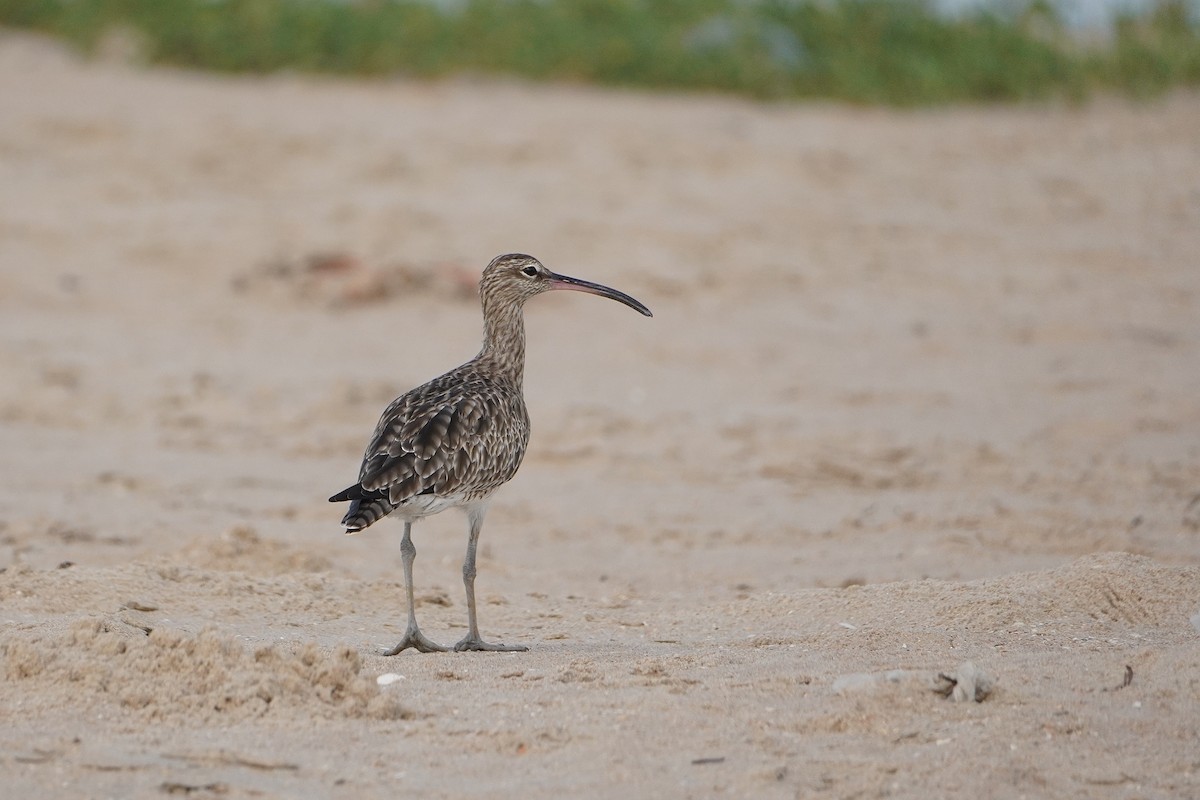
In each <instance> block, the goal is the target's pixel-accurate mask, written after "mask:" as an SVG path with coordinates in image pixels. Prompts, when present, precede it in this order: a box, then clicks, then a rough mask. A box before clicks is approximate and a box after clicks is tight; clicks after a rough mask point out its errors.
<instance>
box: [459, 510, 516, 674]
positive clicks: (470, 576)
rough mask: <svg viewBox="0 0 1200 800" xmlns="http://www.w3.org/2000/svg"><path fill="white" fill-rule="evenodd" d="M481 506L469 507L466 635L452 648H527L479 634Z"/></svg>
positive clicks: (511, 649) (464, 570)
mask: <svg viewBox="0 0 1200 800" xmlns="http://www.w3.org/2000/svg"><path fill="white" fill-rule="evenodd" d="M483 512H484V508H483V507H482V506H477V507H475V508H470V509H469V510H468V511H467V519H468V520H469V521H470V525H471V532H470V534H469V535H468V537H467V557H466V558H465V559H463V586H465V587H466V590H467V635H466V636H464V637H463V639H462V641H460V642H459V643H458V644H456V645H454V649H455V650H458V651H460V652H461V651H463V650H498V651H502V652H514V651H517V652H519V651H523V650H528V649H529V648H528V647H526V646H525V645H523V644H497V643H494V642H485V641H484V640H483V639H482V638H481V637H480V636H479V622H478V621H477V619H476V617H475V547H476V545H477V544H478V543H479V532H480V530H482V528H483Z"/></svg>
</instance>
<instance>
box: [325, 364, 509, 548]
mask: <svg viewBox="0 0 1200 800" xmlns="http://www.w3.org/2000/svg"><path fill="white" fill-rule="evenodd" d="M528 443H529V414H528V412H527V411H526V410H525V401H524V399H523V398H522V396H521V388H520V386H519V385H518V384H516V383H514V382H513V381H512V380H510V379H508V378H506V377H505V376H504V375H502V374H499V373H497V372H495V371H492V370H488V369H486V368H484V367H483V366H482V365H481V364H480V363H479V362H478V360H475V361H470V362H468V363H466V364H464V365H462V366H461V367H459V368H457V369H454V370H451V371H450V372H447V373H446V374H445V375H442V376H441V377H439V378H435V379H434V380H432V381H430V382H429V383H426V384H424V385H422V386H418V387H417V388H416V389H413V390H412V391H410V392H407V393H405V394H403V395H401V396H400V397H398V398H396V399H395V400H394V401H392V403H391V405H389V406H388V407H387V409H385V410H384V412H383V415H382V416H381V417H380V419H379V424H378V425H376V426H375V432H374V434H373V435H372V436H371V441H370V443H369V444H368V445H367V449H366V453H365V454H364V455H363V463H362V468H361V469H360V471H359V478H358V483H357V484H355V485H354V486H351V487H349V488H348V489H346V490H345V491H343V492H341V493H339V494H337V495H334V496H333V497H331V498H330V500H331V501H332V502H340V501H345V500H350V501H352V502H351V505H350V509H349V510H348V511H347V513H346V516H345V518H344V519H343V520H342V524H343V525H344V526H345V527H346V529H347V530H348V531H357V530H362V529H363V528H366V527H368V526H369V525H371V524H372V523H374V522H375V521H377V520H378V519H381V518H382V517H384V516H387V515H388V514H389V513H391V512H392V511H394V510H396V509H397V508H401V509H404V508H405V507H406V506H407V507H412V508H413V509H414V510H415V509H417V508H424V509H426V511H425V513H434V512H435V511H436V510H441V508H444V507H446V506H449V505H458V504H460V503H464V502H470V501H473V500H479V499H482V498H484V497H487V496H488V495H489V494H491V493H492V492H494V491H495V490H496V489H497V488H499V487H500V486H501V485H502V484H504V483H505V482H507V481H508V480H509V479H510V478H512V477H513V475H515V474H516V472H517V469H518V467H520V466H521V459H522V458H523V457H524V455H525V447H526V445H527V444H528ZM421 498H424V499H421Z"/></svg>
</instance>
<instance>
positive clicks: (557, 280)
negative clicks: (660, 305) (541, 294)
mask: <svg viewBox="0 0 1200 800" xmlns="http://www.w3.org/2000/svg"><path fill="white" fill-rule="evenodd" d="M548 282H549V284H550V288H551V289H567V290H569V291H572V292H587V293H588V294H596V295H600V296H601V297H607V298H608V299H609V300H616V301H617V302H618V303H624V304H625V305H627V306H629V307H630V308H632V309H633V310H634V311H637V312H639V313H641V314H645V315H646V316H647V317H653V316H654V315H653V314H651V313H650V309H648V308H646V307H645V306H644V305H642V304H641V303H640V302H638V301H637V300H634V299H633V298H632V297H630V296H629V295H627V294H625V293H624V292H618V291H617V290H616V289H612V288H609V287H608V286H604V285H603V284H599V283H592V282H591V281H585V280H582V279H580V278H572V277H570V276H568V275H559V274H558V273H557V272H551V273H550V276H549V281H548Z"/></svg>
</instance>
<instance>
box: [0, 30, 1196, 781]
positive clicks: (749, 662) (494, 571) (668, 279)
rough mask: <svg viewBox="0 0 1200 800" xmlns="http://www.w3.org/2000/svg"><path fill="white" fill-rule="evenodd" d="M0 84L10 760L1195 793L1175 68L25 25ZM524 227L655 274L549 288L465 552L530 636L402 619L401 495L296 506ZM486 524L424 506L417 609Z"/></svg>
mask: <svg viewBox="0 0 1200 800" xmlns="http://www.w3.org/2000/svg"><path fill="white" fill-rule="evenodd" d="M0 97H3V103H2V105H3V109H2V111H0V376H2V381H0V453H2V455H0V470H2V473H0V474H2V478H3V480H2V481H0V568H3V572H2V573H0V671H2V672H3V676H4V680H3V682H0V720H2V725H0V781H2V783H3V785H4V787H5V789H4V791H3V794H4V796H5V797H13V798H18V797H39V798H52V797H63V798H78V797H159V796H164V795H181V796H182V795H186V796H189V797H216V796H220V797H251V796H253V797H332V798H340V797H345V798H364V797H408V796H419V797H426V798H428V797H447V798H449V797H467V796H482V795H487V796H491V797H517V796H519V797H523V798H533V799H535V800H537V799H540V798H561V797H598V798H605V797H621V798H627V797H694V798H706V797H756V798H757V797H764V798H773V797H803V798H807V797H831V798H841V797H847V798H849V797H885V796H886V797H899V798H937V797H1030V798H1037V797H1080V798H1083V797H1088V798H1187V797H1196V796H1200V748H1198V745H1197V743H1198V742H1200V630H1198V628H1200V616H1198V615H1200V433H1198V431H1200V271H1198V270H1197V254H1200V191H1198V189H1197V187H1200V136H1198V135H1197V131H1200V95H1196V94H1180V95H1173V96H1171V97H1168V98H1165V99H1162V100H1159V101H1155V102H1152V103H1147V104H1142V105H1133V104H1129V103H1126V102H1123V101H1121V102H1118V101H1114V100H1105V99H1101V100H1097V101H1095V102H1093V103H1091V104H1089V105H1088V106H1086V107H1083V108H1059V107H1016V108H1013V107H1005V108H966V109H951V110H934V111H915V112H897V111H886V110H865V109H854V108H847V107H842V106H832V105H820V104H806V105H757V104H753V103H748V102H744V101H741V100H737V99H731V98H723V97H712V96H690V97H689V96H656V95H651V94H640V93H621V92H608V91H600V90H594V89H589V88H582V87H570V86H557V87H545V86H528V85H524V84H517V83H508V82H502V81H501V82H496V81H478V80H458V81H448V82H441V83H433V84H428V83H416V82H408V81H402V80H395V81H374V82H345V81H333V80H318V79H314V78H308V77H301V76H291V75H282V76H274V77H268V78H260V77H254V78H233V77H218V76H210V75H197V74H190V73H185V72H177V71H170V70H162V69H145V68H140V67H137V66H131V65H127V64H120V63H106V62H90V61H85V60H81V59H79V58H77V57H75V56H72V55H70V54H68V53H67V52H65V51H64V50H62V49H60V48H59V47H57V46H55V45H53V44H50V43H48V42H46V41H43V40H40V39H36V38H31V37H26V36H19V35H15V34H11V33H9V34H4V35H2V36H0ZM508 251H525V252H530V253H533V254H535V255H537V256H538V257H540V258H541V259H543V260H544V261H545V262H546V264H547V265H548V266H550V267H551V268H552V269H556V270H559V271H561V272H565V273H568V274H572V275H577V276H580V277H585V278H589V279H592V280H597V281H601V282H604V283H607V284H610V285H613V286H616V287H617V288H620V289H622V290H624V291H627V292H629V293H631V294H633V295H634V296H636V297H638V298H639V299H640V300H642V301H643V302H645V303H646V304H647V305H649V306H650V307H651V308H652V309H653V310H654V312H655V317H654V318H653V319H645V318H642V317H640V316H638V315H637V314H635V313H633V312H632V311H630V310H629V309H627V308H624V307H622V306H620V305H618V304H615V303H610V302H605V301H602V300H600V299H597V298H594V297H586V296H583V295H552V296H549V297H542V298H538V299H536V300H535V301H533V302H532V303H531V304H530V306H529V308H528V313H527V320H528V334H529V360H528V366H527V372H526V395H527V397H528V402H529V407H530V413H531V416H532V418H533V427H534V433H533V439H532V442H531V446H530V449H529V453H528V456H527V457H526V460H525V464H524V466H523V467H522V469H521V472H520V474H519V475H518V476H517V478H516V479H515V480H514V481H513V482H512V483H511V484H510V485H508V486H507V487H505V488H504V489H503V490H502V491H501V492H500V493H499V494H498V495H497V496H496V498H495V500H494V502H493V504H492V508H491V511H490V514H489V516H488V520H487V524H486V526H485V528H484V533H483V539H482V544H481V558H480V565H479V579H478V591H479V595H480V617H481V625H482V628H483V632H484V635H485V636H486V637H488V638H492V639H496V640H500V641H505V642H521V643H525V644H527V645H529V647H530V650H529V652H527V653H513V654H481V653H468V654H456V653H449V654H431V655H425V654H419V653H414V652H412V651H408V652H405V653H403V654H401V655H399V656H396V657H392V658H386V657H382V656H380V655H378V652H379V649H380V648H381V647H387V646H390V645H392V644H394V643H395V641H396V640H397V639H398V638H399V636H400V634H401V633H402V631H403V623H404V617H403V614H404V608H403V585H402V583H401V572H400V551H399V538H400V532H401V528H400V526H399V525H396V524H394V523H390V522H387V523H380V524H379V525H377V526H375V527H373V528H371V529H370V530H369V531H367V532H365V533H364V534H362V535H359V536H354V537H346V536H343V535H342V533H341V531H340V528H339V527H338V524H337V523H338V520H339V518H340V515H341V513H342V511H341V508H340V507H337V506H333V505H330V504H328V503H327V502H325V498H326V497H327V496H329V495H330V494H332V493H334V492H336V491H338V490H340V489H342V488H343V487H344V486H346V485H348V484H349V483H350V482H351V481H352V480H353V478H354V477H355V475H356V471H357V468H358V462H359V458H360V456H361V453H362V448H363V446H364V445H365V443H366V438H367V436H368V434H369V432H370V430H371V428H372V426H373V425H374V424H375V421H376V419H377V417H378V414H379V412H380V411H381V410H382V408H383V406H384V405H385V404H386V403H387V402H388V401H389V400H390V399H391V398H392V397H393V396H395V395H396V394H398V393H400V392H401V391H403V390H405V389H407V388H410V387H412V386H414V385H416V384H417V383H420V382H422V381H424V380H426V379H428V378H430V377H432V376H434V375H436V374H438V373H440V372H441V371H444V370H445V369H448V368H450V367H452V366H454V365H456V364H458V363H461V362H462V361H464V360H466V359H467V358H469V357H470V356H471V355H473V354H474V352H475V351H476V348H477V347H478V341H479V333H480V328H481V325H480V319H479V311H478V308H477V303H476V300H475V299H474V295H473V286H474V282H475V280H476V279H477V276H478V273H479V271H480V270H481V269H482V267H483V266H484V264H486V263H487V261H488V260H490V258H491V257H492V256H494V255H496V254H498V253H502V252H508ZM465 530H466V527H465V522H464V519H463V518H462V516H461V515H458V514H456V513H454V512H450V513H446V514H443V515H441V516H439V517H437V518H434V519H431V520H428V521H426V522H423V523H422V524H420V525H419V526H418V527H417V528H416V529H415V540H416V544H417V548H418V557H417V562H416V578H415V588H416V593H417V598H418V609H417V610H418V613H419V615H420V618H421V622H422V626H423V628H424V629H425V631H426V633H427V634H428V635H429V636H430V637H431V638H433V639H434V640H436V641H442V642H453V641H455V640H457V639H458V638H460V637H461V636H462V634H463V632H464V628H465V621H466V611H465V602H464V600H463V594H462V586H461V576H460V564H461V558H462V553H463V548H464V543H465ZM968 664H969V665H970V666H964V665H968ZM972 670H974V671H975V674H976V675H977V676H978V678H979V679H978V680H976V681H975V682H974V684H973V688H974V691H971V689H972V686H970V685H968V684H970V683H971V681H969V680H965V679H968V678H970V676H971V674H972ZM385 674H390V675H394V676H395V677H392V678H389V679H387V680H390V681H391V682H390V683H386V684H383V685H381V684H380V682H379V681H378V678H379V676H381V675H385ZM943 674H944V675H946V676H950V677H954V678H963V679H964V680H963V682H962V683H961V685H960V686H959V689H960V692H959V693H960V694H962V695H964V700H963V701H962V702H955V701H954V700H953V699H951V698H948V697H946V696H944V693H945V692H947V691H949V690H950V689H951V688H952V687H951V684H950V682H949V681H948V680H947V679H946V678H939V675H943ZM939 689H941V690H942V691H938V690H939Z"/></svg>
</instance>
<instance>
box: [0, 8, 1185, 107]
mask: <svg viewBox="0 0 1200 800" xmlns="http://www.w3.org/2000/svg"><path fill="white" fill-rule="evenodd" d="M1002 6H1003V8H1005V9H1006V10H1005V11H1003V12H1001V11H987V10H985V11H979V12H974V13H971V14H968V15H964V16H959V17H955V18H946V17H941V16H938V15H936V14H934V13H933V12H932V11H931V10H930V8H929V7H928V5H927V4H926V3H925V2H923V0H820V1H819V2H818V1H816V0H759V1H758V2H747V0H461V2H459V3H456V4H450V5H448V6H447V8H448V10H439V9H438V8H437V7H436V6H434V5H432V4H430V3H426V2H419V1H418V0H356V1H354V2H326V1H325V0H0V25H7V26H12V27H21V28H31V29H35V30H40V31H45V32H48V33H51V34H54V35H57V36H61V37H64V38H66V39H67V40H69V41H71V42H73V43H74V44H76V45H77V46H78V47H80V48H81V49H83V50H85V51H88V50H93V49H94V48H96V47H97V46H98V44H99V43H101V42H103V41H104V40H105V37H106V36H107V35H109V34H110V33H111V32H113V31H125V32H126V33H128V32H131V31H132V32H134V34H135V38H136V40H137V41H138V42H139V43H140V49H141V55H142V57H144V58H145V59H146V60H147V61H149V62H152V63H164V64H174V65H179V66H185V67H194V68H198V69H209V70H219V71H224V72H271V71H276V70H283V69H289V70H300V71H305V72H314V73H332V74H342V75H409V76H419V77H438V76H445V75H453V74H461V73H476V74H505V75H517V76H522V77H525V78H529V79H533V80H552V81H574V82H583V83H595V84H604V85H610V86H632V87H642V88H665V89H674V90H696V91H720V92H730V93H735V94H740V95H746V96H750V97H755V98H770V99H784V98H831V99H839V100H847V101H851V102H856V103H881V104H888V105H902V106H908V105H930V104H938V103H950V102H964V101H965V102H996V101H1020V100H1030V99H1035V100H1036V99H1049V98H1067V99H1081V98H1084V97H1086V96H1088V95H1089V94H1090V93H1093V92H1096V91H1118V92H1124V93H1128V94H1130V95H1133V96H1137V97H1145V96H1153V95H1154V94H1157V93H1161V92H1163V91H1165V90H1167V89H1169V88H1171V87H1175V86H1196V85H1198V84H1200V24H1198V23H1197V16H1200V15H1198V14H1192V15H1190V16H1189V9H1191V10H1192V11H1193V12H1195V11H1196V10H1197V5H1196V0H1164V1H1163V2H1162V3H1160V4H1159V5H1158V6H1157V7H1156V8H1155V9H1154V10H1152V11H1150V12H1147V13H1145V14H1143V15H1142V16H1139V17H1124V18H1120V19H1118V20H1117V21H1116V22H1115V23H1114V24H1113V26H1112V29H1111V30H1109V31H1107V32H1105V33H1106V35H1103V36H1090V37H1088V39H1087V40H1084V39H1081V38H1079V37H1075V36H1073V35H1071V34H1070V33H1069V32H1068V31H1066V30H1065V29H1064V27H1063V25H1062V23H1061V21H1060V20H1059V19H1058V18H1057V17H1056V16H1055V14H1054V12H1053V11H1052V10H1051V9H1050V7H1049V6H1048V5H1047V4H1045V3H1044V2H1039V1H1038V0H1034V1H1033V2H1030V3H1028V4H1026V5H1024V6H1021V7H1018V6H1016V5H1015V4H1014V3H1013V2H1011V1H1010V2H1007V3H1004V4H1002Z"/></svg>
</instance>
